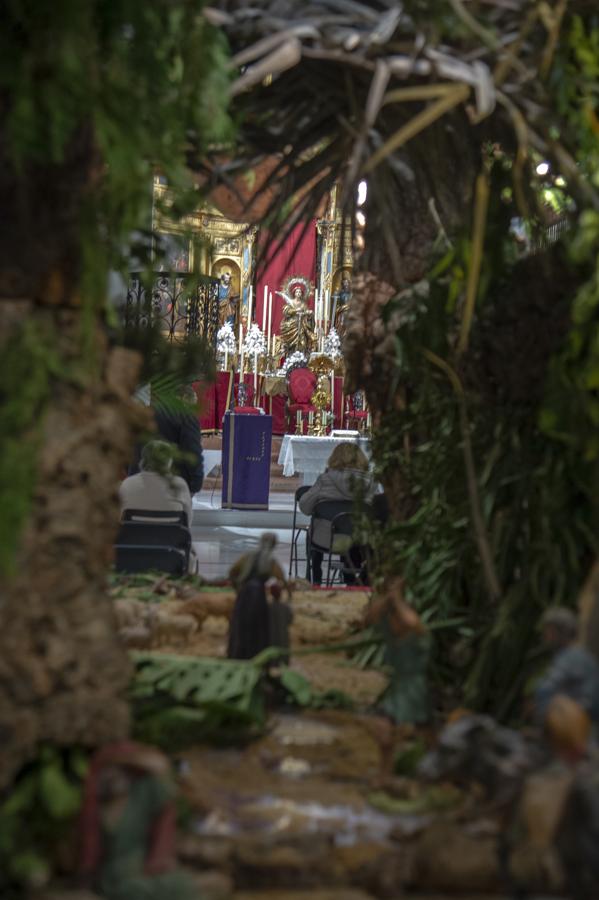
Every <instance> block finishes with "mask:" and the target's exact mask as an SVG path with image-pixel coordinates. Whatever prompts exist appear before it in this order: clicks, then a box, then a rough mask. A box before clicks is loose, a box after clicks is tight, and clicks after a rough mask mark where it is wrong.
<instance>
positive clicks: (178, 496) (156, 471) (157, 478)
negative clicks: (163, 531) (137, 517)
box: [119, 441, 192, 527]
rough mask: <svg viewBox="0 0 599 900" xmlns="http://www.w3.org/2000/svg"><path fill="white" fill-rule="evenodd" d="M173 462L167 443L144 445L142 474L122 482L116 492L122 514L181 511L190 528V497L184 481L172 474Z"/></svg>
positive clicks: (170, 448) (141, 464) (172, 453)
mask: <svg viewBox="0 0 599 900" xmlns="http://www.w3.org/2000/svg"><path fill="white" fill-rule="evenodd" d="M173 459H174V447H173V446H172V445H171V444H168V443H167V442H166V441H150V442H149V443H148V444H146V445H145V447H144V448H143V450H142V452H141V461H140V469H141V471H140V472H139V473H138V474H137V475H130V476H129V477H128V478H125V480H124V481H123V483H122V484H121V486H120V488H119V498H120V501H121V513H122V512H123V511H124V510H125V509H155V510H161V511H165V512H166V511H168V510H171V509H172V510H183V512H184V513H185V514H186V515H187V525H188V527H191V519H192V503H191V494H190V493H189V488H188V487H187V484H186V482H185V481H184V480H183V478H180V477H179V476H178V475H173V474H172V472H171V469H172V466H173Z"/></svg>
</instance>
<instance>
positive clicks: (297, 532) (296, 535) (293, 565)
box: [289, 484, 311, 578]
mask: <svg viewBox="0 0 599 900" xmlns="http://www.w3.org/2000/svg"><path fill="white" fill-rule="evenodd" d="M309 490H310V485H309V484H304V485H302V487H299V488H298V489H297V491H296V492H295V499H294V502H293V525H292V526H291V552H290V553H289V577H290V578H291V570H292V569H293V571H294V574H295V577H296V578H297V566H298V563H300V562H307V574H308V578H310V576H311V572H310V555H309V554H308V555H307V560H305V559H304V558H303V557H301V556H300V555H299V549H298V541H299V539H300V537H301V535H302V534H304V535H305V536H306V548H307V545H308V526H307V525H298V524H297V510H298V504H299V501H300V499H301V498H302V497H303V495H304V494H305V493H306V491H309Z"/></svg>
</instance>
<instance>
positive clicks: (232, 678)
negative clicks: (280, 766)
mask: <svg viewBox="0 0 599 900" xmlns="http://www.w3.org/2000/svg"><path fill="white" fill-rule="evenodd" d="M133 658H134V661H135V667H136V672H135V678H134V682H133V685H132V690H131V697H132V701H133V705H134V711H135V717H136V721H135V731H136V735H137V736H138V737H139V738H143V739H144V740H148V741H150V740H151V741H152V742H153V743H158V744H159V745H160V746H165V747H166V748H168V749H173V741H174V742H175V743H176V744H177V745H178V746H179V747H180V746H183V745H185V744H186V743H189V742H193V741H197V740H206V739H217V740H222V739H225V738H227V739H236V738H241V737H245V738H247V737H251V736H252V735H254V734H256V733H259V731H260V730H261V729H262V728H263V726H264V722H265V708H264V697H263V692H262V686H261V681H262V670H261V669H260V668H259V667H258V666H255V665H253V664H252V663H251V662H241V661H237V660H228V659H227V660H221V659H203V658H189V657H180V656H168V655H163V654H154V653H136V654H134V655H133Z"/></svg>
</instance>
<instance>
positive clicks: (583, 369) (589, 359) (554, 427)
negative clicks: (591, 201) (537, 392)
mask: <svg viewBox="0 0 599 900" xmlns="http://www.w3.org/2000/svg"><path fill="white" fill-rule="evenodd" d="M571 254H572V256H573V258H574V259H575V260H576V261H577V262H579V263H587V262H588V263H590V264H591V274H590V277H588V279H587V280H586V281H584V282H583V283H582V284H581V286H580V287H579V289H578V292H577V294H576V296H575V298H574V302H573V304H572V327H571V329H570V333H569V335H568V340H567V342H566V344H565V346H564V349H563V350H562V352H561V353H560V354H559V355H558V356H557V357H556V358H555V360H554V361H553V364H552V367H551V378H550V383H549V387H548V396H547V402H546V404H545V406H544V408H543V410H542V412H541V416H540V423H541V427H542V428H543V429H544V430H545V431H546V432H547V433H548V434H550V435H552V436H553V437H554V438H557V439H558V440H560V441H562V442H563V443H564V444H565V445H566V447H568V448H569V449H570V450H571V451H572V452H573V453H574V454H577V455H578V456H579V457H580V459H581V464H584V463H583V461H587V462H588V463H596V462H597V461H599V436H598V433H597V426H598V425H599V393H598V391H599V213H597V212H595V211H591V210H587V211H585V212H584V213H583V214H582V216H581V219H580V224H579V226H578V229H577V232H576V234H575V235H574V239H573V241H572V247H571Z"/></svg>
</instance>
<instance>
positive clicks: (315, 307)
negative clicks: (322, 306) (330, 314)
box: [314, 288, 318, 326]
mask: <svg viewBox="0 0 599 900" xmlns="http://www.w3.org/2000/svg"><path fill="white" fill-rule="evenodd" d="M314 324H315V326H318V288H316V290H315V291H314Z"/></svg>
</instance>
